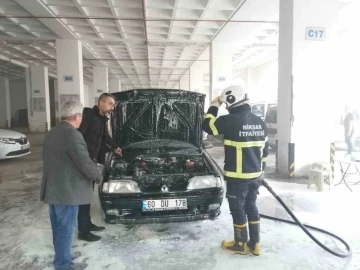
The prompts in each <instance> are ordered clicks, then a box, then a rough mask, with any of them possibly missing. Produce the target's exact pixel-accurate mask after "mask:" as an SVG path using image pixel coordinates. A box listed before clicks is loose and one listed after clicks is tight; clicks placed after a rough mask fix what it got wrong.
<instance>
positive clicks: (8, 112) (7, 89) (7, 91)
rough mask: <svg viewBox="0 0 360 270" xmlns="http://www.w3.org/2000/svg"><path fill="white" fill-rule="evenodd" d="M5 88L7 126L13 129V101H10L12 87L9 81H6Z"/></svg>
mask: <svg viewBox="0 0 360 270" xmlns="http://www.w3.org/2000/svg"><path fill="white" fill-rule="evenodd" d="M4 86H5V100H6V126H7V127H9V128H10V127H11V100H10V86H9V79H4Z"/></svg>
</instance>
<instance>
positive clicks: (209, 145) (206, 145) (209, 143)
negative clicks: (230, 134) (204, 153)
mask: <svg viewBox="0 0 360 270" xmlns="http://www.w3.org/2000/svg"><path fill="white" fill-rule="evenodd" d="M203 145H204V149H211V148H213V147H214V145H213V144H212V143H211V142H209V141H205V142H203Z"/></svg>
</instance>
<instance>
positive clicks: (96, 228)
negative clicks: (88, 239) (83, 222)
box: [90, 224, 105, 232]
mask: <svg viewBox="0 0 360 270" xmlns="http://www.w3.org/2000/svg"><path fill="white" fill-rule="evenodd" d="M103 230H105V227H99V226H96V225H95V224H91V226H90V231H91V232H101V231H103Z"/></svg>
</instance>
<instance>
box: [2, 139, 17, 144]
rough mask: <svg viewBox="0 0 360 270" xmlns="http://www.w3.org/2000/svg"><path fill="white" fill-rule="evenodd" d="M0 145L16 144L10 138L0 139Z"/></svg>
mask: <svg viewBox="0 0 360 270" xmlns="http://www.w3.org/2000/svg"><path fill="white" fill-rule="evenodd" d="M0 143H6V144H15V143H16V142H15V141H14V140H13V139H10V138H0Z"/></svg>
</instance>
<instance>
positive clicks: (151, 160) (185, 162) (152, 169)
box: [110, 154, 211, 179]
mask: <svg viewBox="0 0 360 270" xmlns="http://www.w3.org/2000/svg"><path fill="white" fill-rule="evenodd" d="M186 173H189V174H190V173H191V174H194V173H195V174H211V171H210V169H209V166H208V165H207V164H206V161H205V159H204V157H203V156H202V155H198V156H176V155H154V154H153V155H137V156H135V157H134V156H132V157H127V158H126V157H125V158H115V159H113V164H112V166H111V169H110V178H120V179H121V178H122V177H126V176H127V177H129V176H132V177H134V178H137V177H142V176H147V175H166V174H186Z"/></svg>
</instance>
